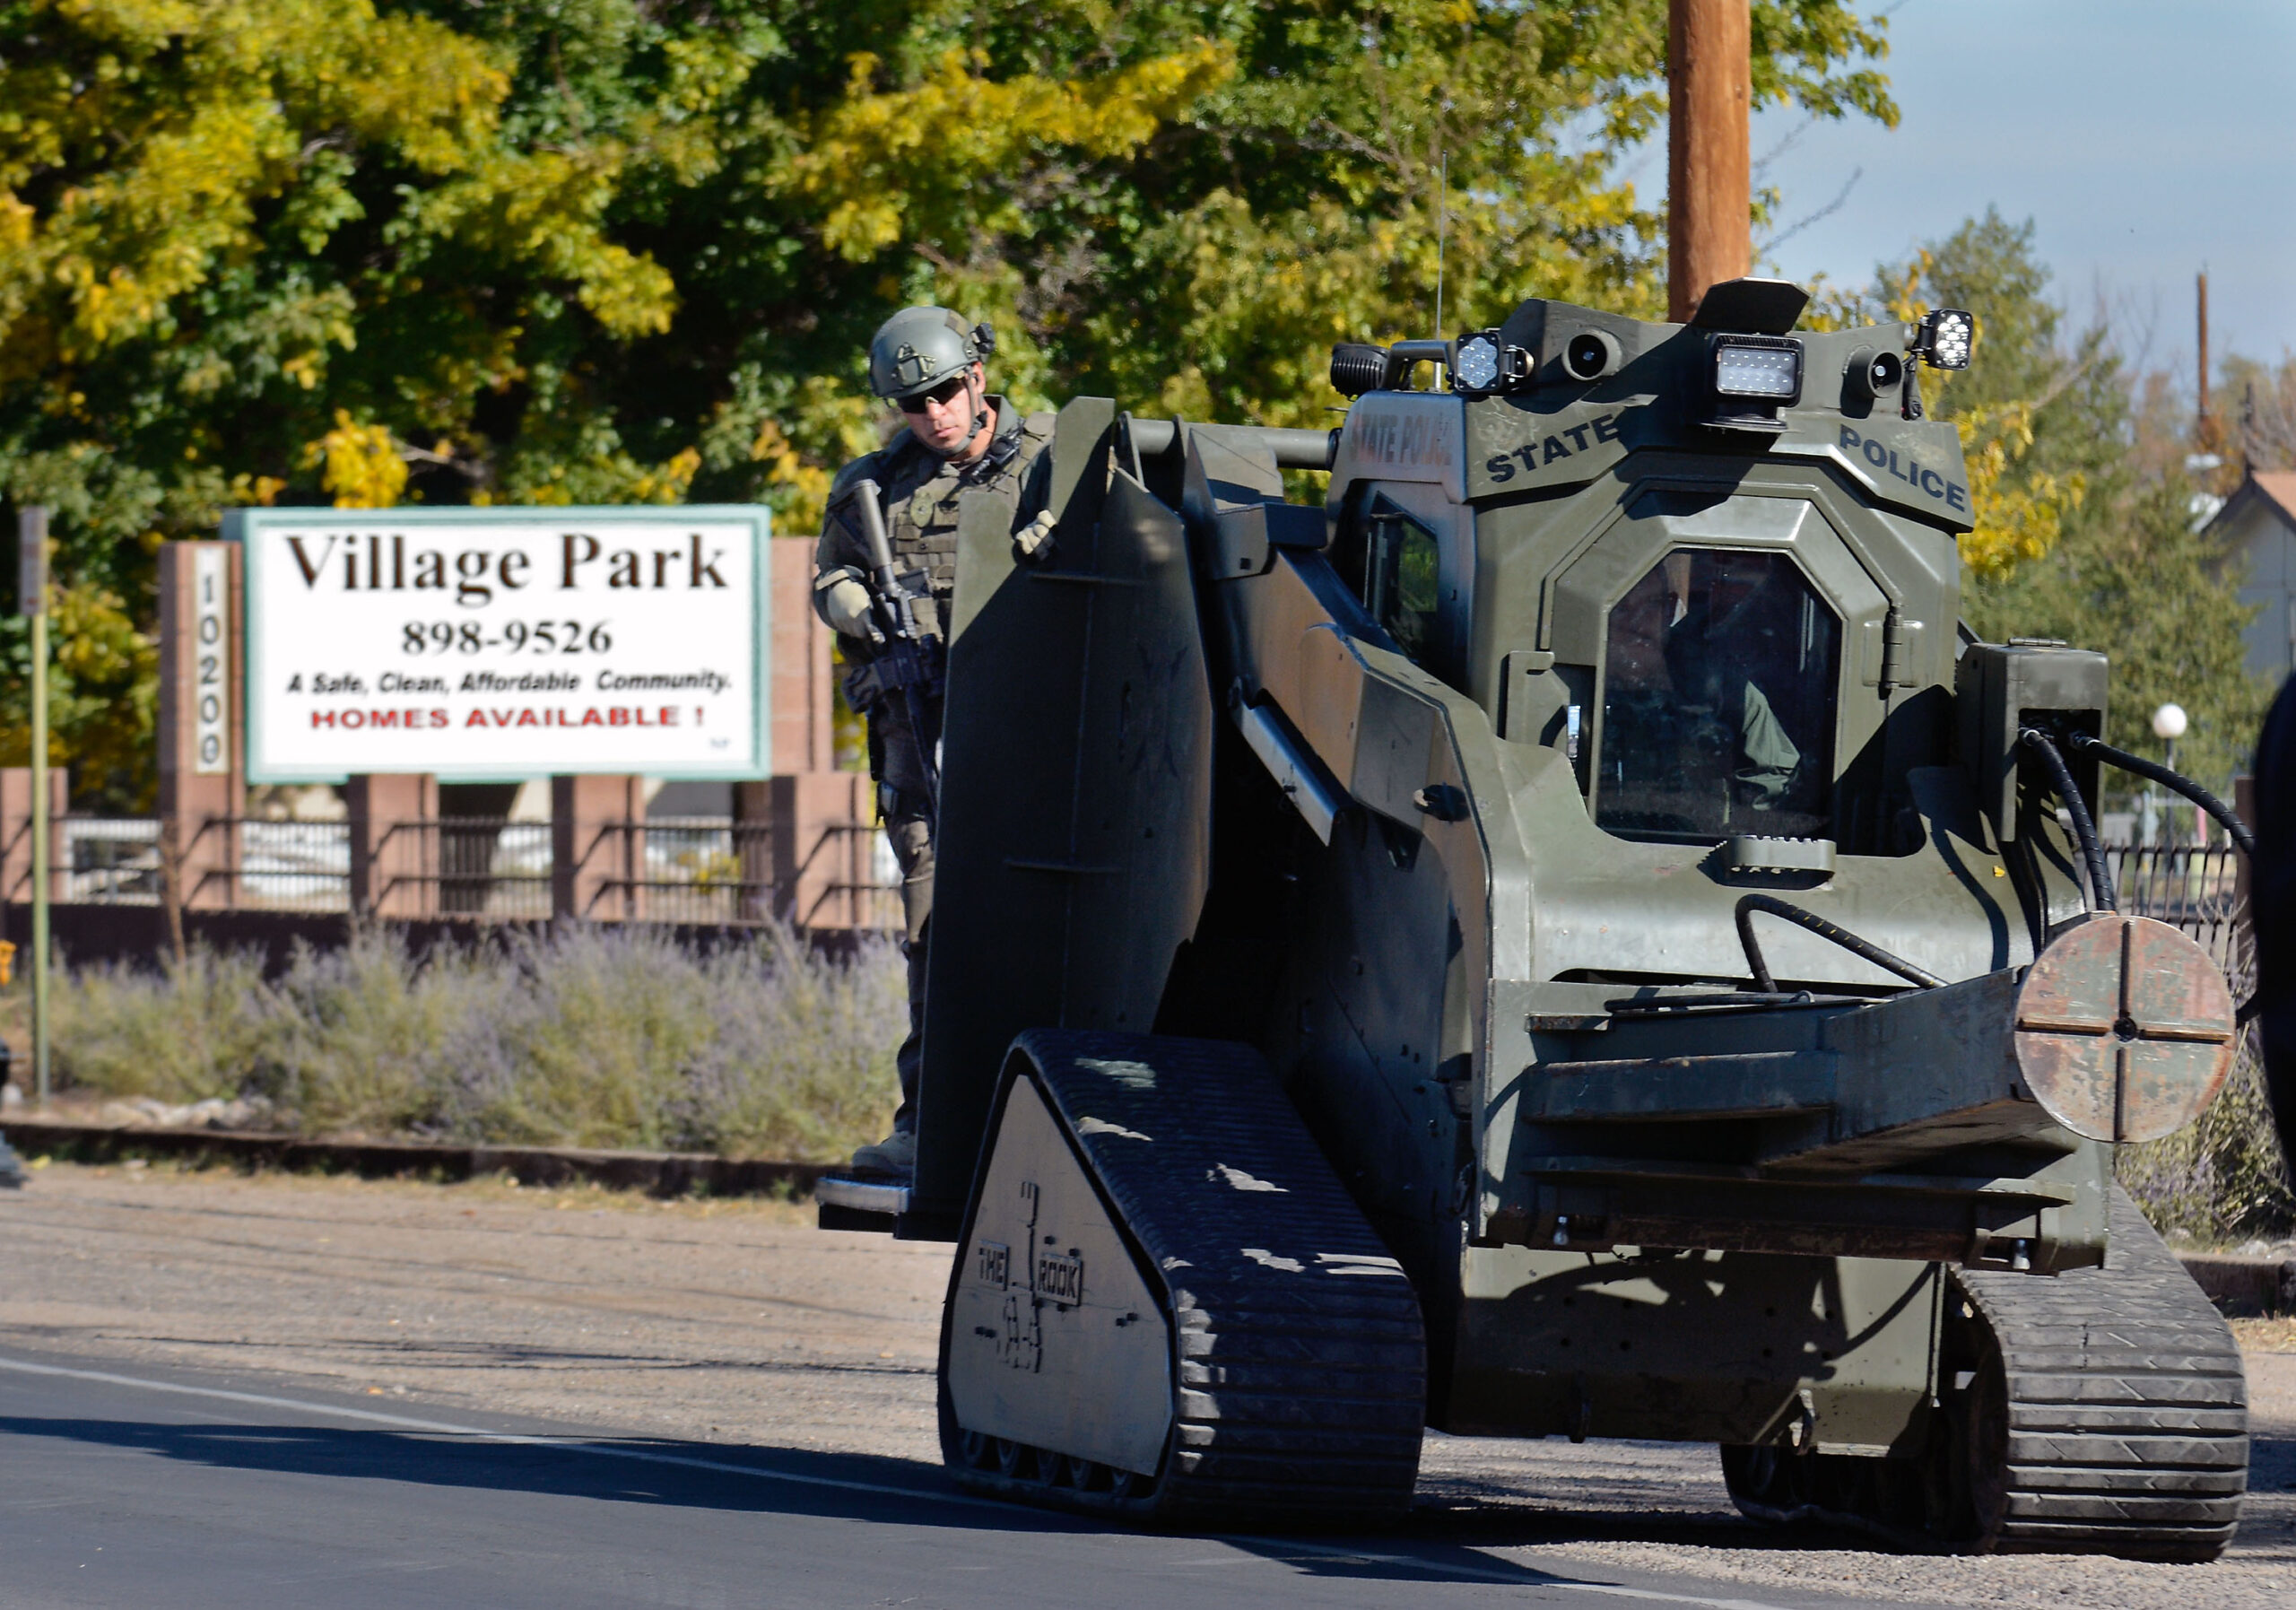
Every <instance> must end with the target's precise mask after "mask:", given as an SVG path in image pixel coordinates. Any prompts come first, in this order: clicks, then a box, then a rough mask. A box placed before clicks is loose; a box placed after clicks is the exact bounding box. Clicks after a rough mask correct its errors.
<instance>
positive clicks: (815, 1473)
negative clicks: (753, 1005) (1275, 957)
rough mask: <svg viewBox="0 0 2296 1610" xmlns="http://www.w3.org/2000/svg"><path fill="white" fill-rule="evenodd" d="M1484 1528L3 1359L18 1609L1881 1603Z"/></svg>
mask: <svg viewBox="0 0 2296 1610" xmlns="http://www.w3.org/2000/svg"><path fill="white" fill-rule="evenodd" d="M1501 1524H1502V1525H1503V1523H1501ZM1478 1528H1480V1529H1478ZM1871 1602H1872V1600H1871V1598H1870V1597H1855V1598H1844V1597H1829V1596H1825V1595H1819V1594H1809V1593H1803V1592H1795V1591H1785V1592H1779V1591H1774V1590H1770V1589H1767V1588H1765V1589H1761V1590H1757V1591H1749V1589H1748V1588H1746V1587H1745V1586H1744V1584H1743V1583H1741V1584H1736V1585H1729V1584H1720V1583H1706V1582H1701V1581H1700V1580H1696V1579H1693V1578H1685V1577H1666V1576H1656V1575H1641V1574H1636V1573H1632V1572H1613V1571H1599V1572H1589V1573H1587V1575H1585V1576H1583V1577H1576V1576H1569V1575H1562V1574H1558V1573H1556V1572H1554V1571H1548V1570H1541V1569H1536V1568H1534V1567H1532V1566H1530V1565H1526V1564H1524V1563H1520V1562H1517V1561H1515V1560H1512V1559H1510V1558H1509V1545H1508V1543H1507V1540H1506V1537H1505V1536H1504V1534H1503V1531H1501V1532H1500V1533H1497V1534H1494V1533H1493V1532H1492V1522H1490V1521H1488V1520H1482V1521H1475V1520H1465V1521H1463V1520H1461V1519H1458V1518H1456V1517H1449V1516H1442V1515H1435V1516H1430V1517H1427V1518H1425V1519H1424V1520H1423V1521H1414V1522H1413V1523H1412V1524H1410V1525H1409V1526H1407V1527H1405V1528H1403V1529H1401V1530H1399V1531H1398V1532H1396V1534H1395V1535H1393V1536H1384V1537H1361V1536H1357V1537H1348V1538H1320V1539H1316V1538H1309V1539H1300V1538H1254V1537H1230V1536H1172V1535H1146V1534H1140V1533H1134V1532H1127V1531H1120V1530H1112V1529H1109V1528H1106V1527H1098V1526H1093V1525H1090V1524H1084V1523H1079V1522H1076V1521H1073V1520H1070V1519H1065V1518H1061V1517H1057V1516H1041V1515H1037V1514H1033V1513H1031V1512H1028V1511H1024V1510H1013V1509H1011V1508H1008V1507H1006V1506H1005V1505H1003V1504H999V1503H995V1502H991V1501H984V1500H977V1499H973V1498H970V1497H969V1496H967V1495H965V1494H962V1493H958V1492H956V1491H955V1490H954V1489H953V1488H952V1487H950V1486H948V1485H947V1484H945V1483H944V1480H943V1479H942V1477H941V1475H940V1473H939V1472H938V1471H937V1470H936V1469H935V1468H933V1467H931V1466H925V1465H921V1464H918V1463H917V1462H915V1461H913V1460H906V1459H892V1458H874V1457H870V1456H865V1455H856V1454H822V1453H808V1452H804V1451H797V1450H791V1449H764V1448H743V1447H728V1446H727V1445H726V1444H723V1443H705V1442H683V1441H676V1440H648V1439H639V1438H632V1437H631V1436H629V1435H628V1434H626V1433H616V1432H585V1431H584V1430H582V1429H581V1428H578V1427H568V1426H563V1425H549V1424H544V1423H535V1422H519V1421H513V1420H509V1419H506V1418H498V1417H493V1416H483V1415H473V1414H469V1413H468V1412H467V1411H465V1410H460V1409H446V1410H438V1411H435V1412H433V1411H430V1410H427V1409H426V1407H425V1406H424V1405H423V1404H422V1402H421V1401H420V1400H419V1399H413V1398H405V1397H394V1398H391V1399H390V1400H389V1401H388V1406H387V1407H385V1406H383V1405H378V1404H377V1403H376V1402H375V1400H374V1399H373V1398H372V1397H366V1398H354V1397H338V1396H334V1395H331V1394H327V1393H324V1392H312V1391H306V1390H300V1389H298V1390H293V1391H283V1390H281V1389H279V1388H276V1387H273V1386H268V1385H266V1384H265V1383H262V1382H259V1381H251V1380H243V1379H230V1378H224V1377H217V1376H211V1375H202V1374H192V1373H188V1372H186V1371H177V1370H170V1369H166V1368H161V1367H156V1366H148V1365H136V1366H133V1367H118V1366H113V1367H106V1366H101V1365H91V1364H88V1363H84V1362H74V1360H71V1359H69V1358H65V1357H60V1356H48V1355H42V1354H39V1353H24V1352H20V1351H14V1350H8V1351H0V1606H5V1607H7V1610H48V1607H49V1606H108V1607H109V1606H145V1605H161V1606H170V1610H202V1607H204V1606H219V1607H220V1606H229V1607H230V1610H248V1607H249V1606H256V1607H257V1610H296V1607H300V1606H327V1607H329V1610H337V1607H340V1610H368V1607H370V1606H372V1607H377V1610H379V1607H382V1606H425V1607H426V1610H428V1607H431V1606H439V1605H449V1604H450V1605H457V1606H486V1607H489V1610H493V1607H500V1610H517V1607H520V1606H549V1607H550V1610H578V1607H580V1606H625V1605H674V1606H710V1607H715V1606H726V1607H728V1610H731V1607H733V1606H781V1605H802V1606H874V1605H901V1606H976V1605H978V1606H991V1605H993V1606H1000V1607H1025V1606H1083V1605H1090V1606H1107V1607H1109V1610H1128V1607H1130V1606H1144V1607H1147V1606H1154V1607H1158V1610H1162V1607H1167V1606H1187V1607H1188V1610H1197V1607H1200V1606H1225V1605H1249V1606H1255V1607H1256V1610H1257V1607H1261V1606H1326V1605H1327V1606H1394V1605H1398V1604H1405V1603H1408V1604H1410V1605H1412V1606H1431V1607H1435V1610H1440V1607H1442V1606H1487V1605H1502V1604H1503V1605H1562V1606H1596V1605H1612V1606H1619V1605H1631V1604H1637V1603H1641V1604H1659V1605H1692V1606H1731V1607H1733V1610H1755V1607H1756V1606H1797V1607H1799V1606H1812V1607H1813V1606H1847V1605H1862V1604H1868V1603H1871ZM1899 1602H1903V1601H1899Z"/></svg>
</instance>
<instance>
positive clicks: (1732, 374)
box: [1714, 335, 1802, 406]
mask: <svg viewBox="0 0 2296 1610" xmlns="http://www.w3.org/2000/svg"><path fill="white" fill-rule="evenodd" d="M1714 390H1715V394H1716V395H1717V396H1726V397H1744V398H1747V399H1749V400H1750V401H1754V402H1762V403H1778V404H1783V405H1789V406H1790V405H1793V404H1794V403H1796V401H1798V400H1800V398H1801V396H1802V348H1801V344H1799V343H1798V342H1793V341H1786V340H1781V339H1779V337H1777V336H1755V335H1724V336H1721V337H1719V338H1718V339H1717V340H1716V342H1715V343H1714Z"/></svg>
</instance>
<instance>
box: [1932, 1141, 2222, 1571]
mask: <svg viewBox="0 0 2296 1610" xmlns="http://www.w3.org/2000/svg"><path fill="white" fill-rule="evenodd" d="M1953 1282H1954V1284H1956V1285H1957V1286H1958V1287H1959V1288H1960V1289H1961V1292H1962V1293H1963V1294H1964V1295H1965V1296H1967V1297H1968V1299H1969V1300H1970V1302H1971V1303H1972V1304H1973V1305H1974V1306H1975V1307H1976V1309H1977V1310H1978V1312H1979V1316H1980V1317H1981V1318H1983V1319H1984V1320H1985V1322H1986V1324H1987V1327H1989V1328H1990V1329H1991V1330H1992V1332H1993V1335H1994V1337H1995V1340H1996V1343H1997V1344H1998V1345H1999V1347H2000V1350H2001V1359H2002V1363H2003V1366H2004V1369H2005V1375H2006V1379H2007V1382H2008V1408H2009V1424H2008V1436H2009V1448H2008V1471H2007V1493H2006V1503H2005V1508H2004V1510H2003V1511H2002V1518H2001V1524H2000V1531H1999V1536H1998V1537H1997V1539H1996V1540H1995V1542H1996V1546H1997V1547H2001V1548H2005V1549H2018V1550H2048V1551H2052V1552H2059V1553H2075V1552H2078V1553H2091V1552H2093V1553H2121V1554H2135V1555H2143V1556H2148V1557H2152V1558H2174V1559H2213V1558H2214V1557H2215V1556H2216V1555H2217V1554H2218V1553H2222V1550H2223V1548H2224V1545H2226V1544H2227V1543H2228V1542H2230V1541H2231V1536H2232V1533H2233V1531H2234V1529H2235V1528H2236V1527H2238V1525H2239V1512H2240V1497H2241V1494H2242V1493H2244V1492H2245V1491H2246V1490H2247V1487H2248V1382H2247V1379H2246V1377H2245V1375H2244V1374H2243V1373H2242V1371H2241V1366H2240V1353H2239V1347H2238V1346H2237V1345H2235V1344H2234V1342H2233V1340H2232V1333H2231V1327H2229V1326H2227V1325H2226V1324H2225V1323H2224V1320H2223V1318H2222V1316H2221V1315H2219V1314H2218V1313H2217V1311H2216V1310H2215V1309H2213V1307H2211V1306H2210V1304H2209V1301H2208V1299H2207V1298H2206V1297H2205V1296H2203V1295H2202V1294H2201V1291H2200V1288H2199V1287H2198V1286H2197V1285H2196V1284H2194V1283H2193V1279H2192V1276H2191V1275H2187V1273H2186V1272H2185V1270H2184V1266H2182V1265H2180V1264H2179V1263H2178V1262H2177V1260H2176V1258H2175V1256H2174V1255H2173V1254H2171V1253H2170V1251H2169V1249H2168V1248H2167V1247H2166V1246H2164V1245H2163V1244H2162V1243H2161V1238H2160V1237H2159V1236H2158V1235H2156V1234H2154V1233H2153V1231H2152V1226H2151V1225H2150V1224H2148V1223H2145V1222H2144V1215H2143V1214H2140V1213H2139V1212H2138V1211H2137V1210H2136V1205H2135V1203H2133V1202H2131V1201H2130V1200H2129V1199H2128V1197H2127V1196H2126V1194H2125V1193H2124V1192H2122V1191H2121V1190H2120V1188H2118V1187H2115V1188H2114V1189H2113V1197H2112V1217H2111V1234H2110V1238H2109V1243H2108V1249H2107V1253H2106V1263H2105V1266H2104V1267H2103V1268H2101V1269H2079V1270H2074V1271H2071V1272H2069V1273H2066V1274H2064V1275H2058V1276H2057V1277H2056V1278H2055V1279H2035V1278H2033V1277H2032V1276H2031V1275H2011V1274H2002V1273H1996V1272H1992V1271H1985V1272H1979V1271H1971V1270H1961V1271H1957V1272H1956V1273H1955V1274H1954V1275H1953Z"/></svg>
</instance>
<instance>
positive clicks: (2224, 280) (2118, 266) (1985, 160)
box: [1637, 0, 2296, 385]
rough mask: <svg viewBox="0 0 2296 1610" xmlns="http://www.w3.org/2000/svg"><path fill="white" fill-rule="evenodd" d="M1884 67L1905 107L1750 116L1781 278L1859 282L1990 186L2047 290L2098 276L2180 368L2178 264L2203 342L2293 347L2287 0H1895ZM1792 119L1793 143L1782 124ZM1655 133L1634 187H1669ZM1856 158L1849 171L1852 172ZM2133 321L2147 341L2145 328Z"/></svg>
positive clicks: (2189, 339)
mask: <svg viewBox="0 0 2296 1610" xmlns="http://www.w3.org/2000/svg"><path fill="white" fill-rule="evenodd" d="M1883 9H1886V10H1888V11H1889V13H1890V19H1889V24H1890V41H1891V50H1890V57H1889V59H1888V60H1887V61H1886V62H1884V63H1883V64H1882V65H1883V71H1884V72H1886V73H1887V74H1889V77H1890V80H1891V83H1892V91H1893V93H1894V94H1895V96H1896V99H1897V102H1898V105H1899V108H1900V110H1901V111H1902V113H1903V118H1902V120H1901V121H1900V124H1899V126H1897V127H1896V128H1895V129H1884V128H1883V127H1881V126H1879V125H1877V124H1874V123H1872V122H1870V121H1866V120H1863V119H1860V120H1857V121H1854V122H1847V123H1839V124H1834V123H1819V124H1815V125H1813V126H1807V127H1804V128H1802V129H1801V132H1800V133H1799V134H1798V135H1796V133H1795V131H1796V128H1797V127H1799V126H1801V125H1802V124H1803V123H1804V122H1805V119H1804V118H1803V117H1801V116H1800V115H1799V114H1796V113H1791V112H1774V111H1773V112H1769V113H1765V114H1763V115H1761V117H1757V118H1756V120H1755V125H1754V130H1753V152H1754V158H1755V161H1756V162H1757V163H1758V164H1760V163H1761V161H1762V159H1763V157H1764V155H1765V154H1766V153H1769V152H1772V151H1773V149H1774V148H1776V147H1778V146H1779V144H1780V143H1781V142H1787V144H1786V147H1785V149H1784V150H1782V151H1778V152H1777V153H1776V154H1775V155H1774V156H1772V157H1771V158H1770V161H1769V163H1768V166H1767V168H1766V170H1763V171H1762V172H1761V173H1759V174H1758V175H1757V177H1756V181H1755V182H1756V183H1757V184H1770V185H1773V186H1776V187H1779V189H1780V190H1781V191H1782V192H1783V194H1784V203H1783V205H1782V206H1781V207H1780V209H1779V224H1780V225H1781V226H1790V225H1792V224H1793V223H1794V222H1796V220H1799V219H1802V218H1804V217H1805V216H1807V215H1808V214H1810V213H1813V212H1816V211H1817V210H1819V209H1820V208H1822V207H1824V206H1825V205H1827V204H1828V203H1829V202H1831V201H1832V200H1833V199H1834V197H1835V196H1837V195H1839V193H1840V192H1841V189H1842V187H1843V186H1844V185H1845V184H1848V182H1849V180H1850V178H1851V176H1852V175H1853V174H1858V175H1859V177H1858V178H1857V182H1856V184H1855V185H1854V186H1852V187H1850V189H1849V193H1848V196H1847V198H1846V199H1844V200H1843V202H1842V204H1841V205H1840V207H1839V209H1838V210H1836V211H1834V212H1833V213H1830V214H1829V215H1827V216H1825V217H1823V218H1822V219H1819V220H1818V221H1816V222H1812V223H1810V224H1808V225H1807V227H1805V228H1804V229H1802V230H1801V231H1799V232H1797V233H1796V234H1794V235H1793V236H1792V237H1791V238H1790V239H1784V240H1781V241H1780V242H1779V244H1778V245H1777V246H1776V248H1774V250H1773V252H1772V261H1773V262H1774V263H1775V265H1776V267H1777V268H1778V270H1779V271H1780V272H1783V273H1784V274H1787V276H1788V277H1791V278H1802V277H1805V276H1807V275H1809V274H1812V273H1813V272H1816V271H1819V270H1822V271H1823V272H1824V273H1826V274H1828V275H1829V276H1830V277H1831V278H1833V279H1835V280H1837V281H1843V282H1847V283H1853V284H1863V283H1866V282H1867V281H1868V280H1869V279H1870V278H1871V277H1872V274H1873V269H1874V264H1876V263H1877V262H1881V261H1883V260H1896V259H1900V258H1902V257H1906V256H1908V255H1909V253H1910V252H1911V250H1912V249H1913V248H1914V247H1915V246H1916V245H1918V244H1919V243H1920V242H1922V241H1924V240H1929V239H1936V238H1937V237H1939V236H1942V235H1944V234H1947V233H1949V232H1951V231H1952V230H1953V228H1954V227H1955V226H1956V225H1958V224H1959V223H1960V222H1961V220H1962V219H1963V218H1964V217H1967V216H1969V215H1970V214H1971V213H1982V212H1983V211H1984V210H1985V208H1986V206H1987V204H1988V203H1990V204H1993V205H1997V206H1998V207H1999V208H2000V209H2001V212H2002V213H2003V214H2004V216H2005V217H2008V218H2010V219H2012V220H2019V221H2022V220H2023V219H2026V218H2031V220H2032V221H2033V222H2034V224H2035V241H2036V245H2037V248H2038V250H2039V255H2040V257H2041V259H2042V260H2043V261H2044V262H2045V263H2047V264H2048V265H2049V266H2050V268H2051V269H2053V270H2054V271H2055V274H2056V278H2055V281H2054V288H2055V291H2056V293H2057V300H2059V301H2060V302H2062V303H2064V304H2065V305H2066V307H2067V308H2068V309H2070V310H2071V311H2072V312H2073V314H2074V318H2075V319H2076V321H2079V322H2085V321H2086V319H2087V318H2088V316H2089V314H2090V312H2091V310H2092V308H2093V307H2094V306H2095V304H2096V301H2097V299H2098V297H2099V295H2100V294H2101V295H2102V296H2103V297H2104V298H2105V299H2106V301H2107V303H2108V305H2109V307H2110V308H2111V309H2113V311H2114V313H2115V322H2116V325H2117V327H2118V330H2119V332H2120V334H2121V336H2122V340H2123V343H2124V345H2125V346H2126V348H2128V350H2130V351H2131V352H2132V353H2135V352H2137V351H2138V350H2139V349H2142V350H2143V355H2144V359H2145V361H2146V362H2147V363H2148V365H2152V366H2161V365H2174V366H2175V367H2176V368H2177V369H2179V370H2180V371H2181V372H2182V373H2183V374H2184V375H2185V376H2186V377H2187V379H2186V383H2187V385H2189V383H2190V381H2189V376H2190V371H2191V362H2192V353H2193V347H2194V332H2193V275H2194V274H2195V273H2196V271H2197V270H2199V269H2200V268H2201V267H2202V266H2203V265H2204V264H2205V265H2206V267H2207V269H2208V273H2209V309H2210V324H2211V326H2212V345H2213V349H2214V351H2215V352H2216V353H2217V354H2218V355H2219V356H2221V355H2222V353H2223V352H2226V351H2227V350H2233V351H2239V352H2245V353H2248V354H2249V355H2251V356H2255V357H2261V358H2266V359H2276V358H2278V357H2279V356H2280V354H2281V353H2282V352H2283V350H2285V351H2289V352H2296V4H2292V3H2291V0H2181V3H2179V4H2161V3H2160V0H2153V3H2152V4H2140V3H2136V0H1901V3H1900V4H1893V5H1892V4H1886V0H1885V4H1884V6H1883ZM1789 135H1791V136H1794V137H1793V138H1792V139H1791V140H1790V141H1788V136H1789ZM1664 164H1665V154H1664V145H1663V144H1660V145H1659V146H1658V148H1657V161H1656V162H1655V163H1653V164H1651V166H1652V168H1654V169H1655V171H1650V172H1648V177H1647V178H1643V177H1642V175H1639V174H1638V176H1637V177H1638V178H1642V182H1643V183H1645V184H1654V183H1655V187H1657V188H1661V189H1663V187H1664V185H1665V167H1664ZM1861 170H1862V171H1861ZM2148 326H2149V332H2150V341H2149V345H2147V344H2146V336H2147V330H2148Z"/></svg>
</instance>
